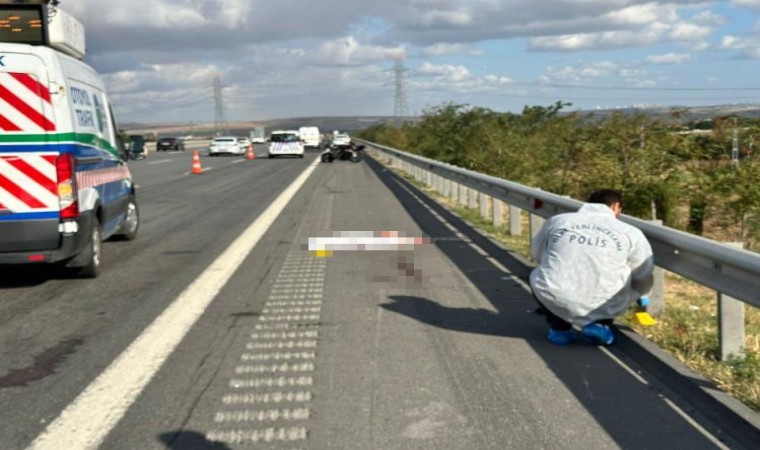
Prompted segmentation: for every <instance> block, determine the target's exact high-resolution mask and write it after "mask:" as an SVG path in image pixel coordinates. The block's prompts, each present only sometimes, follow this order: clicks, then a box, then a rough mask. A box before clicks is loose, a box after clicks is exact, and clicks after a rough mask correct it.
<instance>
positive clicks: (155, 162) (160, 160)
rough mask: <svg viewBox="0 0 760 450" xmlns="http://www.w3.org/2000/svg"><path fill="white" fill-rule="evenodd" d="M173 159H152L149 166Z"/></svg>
mask: <svg viewBox="0 0 760 450" xmlns="http://www.w3.org/2000/svg"><path fill="white" fill-rule="evenodd" d="M172 161H173V160H172V159H159V160H158V161H151V162H149V163H148V165H149V166H152V165H153V164H161V163H165V162H172Z"/></svg>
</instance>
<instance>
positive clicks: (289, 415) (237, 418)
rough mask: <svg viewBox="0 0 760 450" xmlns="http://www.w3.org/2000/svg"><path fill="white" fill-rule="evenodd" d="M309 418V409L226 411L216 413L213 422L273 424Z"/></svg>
mask: <svg viewBox="0 0 760 450" xmlns="http://www.w3.org/2000/svg"><path fill="white" fill-rule="evenodd" d="M310 416H311V411H309V408H294V409H267V410H261V411H252V410H244V411H226V412H218V413H216V414H215V415H214V422H217V423H219V422H275V421H277V420H307V419H308V418H309V417H310Z"/></svg>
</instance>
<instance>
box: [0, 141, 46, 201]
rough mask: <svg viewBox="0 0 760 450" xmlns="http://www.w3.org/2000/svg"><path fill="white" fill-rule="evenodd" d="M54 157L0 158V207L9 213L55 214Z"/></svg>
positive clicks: (44, 155)
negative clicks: (8, 210)
mask: <svg viewBox="0 0 760 450" xmlns="http://www.w3.org/2000/svg"><path fill="white" fill-rule="evenodd" d="M55 158H56V155H55V154H50V153H23V154H18V155H1V156H0V208H2V209H10V210H11V211H13V212H20V213H24V212H45V211H57V210H58V209H59V208H60V204H59V202H58V195H57V189H58V187H57V185H56V172H55Z"/></svg>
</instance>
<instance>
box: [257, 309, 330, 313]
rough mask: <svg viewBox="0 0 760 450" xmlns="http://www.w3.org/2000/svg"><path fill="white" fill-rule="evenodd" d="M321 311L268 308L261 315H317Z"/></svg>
mask: <svg viewBox="0 0 760 450" xmlns="http://www.w3.org/2000/svg"><path fill="white" fill-rule="evenodd" d="M321 311H322V308H299V307H292V308H269V307H266V308H264V310H263V311H262V312H261V313H262V314H304V313H309V314H311V313H319V312H321Z"/></svg>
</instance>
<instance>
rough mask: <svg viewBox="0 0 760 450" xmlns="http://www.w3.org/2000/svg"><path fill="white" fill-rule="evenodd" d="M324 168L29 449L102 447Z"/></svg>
mask: <svg viewBox="0 0 760 450" xmlns="http://www.w3.org/2000/svg"><path fill="white" fill-rule="evenodd" d="M317 164H319V160H315V161H314V162H313V163H312V164H311V165H309V167H307V168H306V170H304V171H303V172H302V173H301V175H299V176H298V178H296V180H295V181H294V182H293V183H292V184H291V185H290V186H288V187H287V188H286V189H285V190H284V191H283V192H282V194H280V196H278V197H277V199H275V200H274V201H273V202H272V204H270V205H269V207H267V209H266V210H265V211H264V212H263V213H261V215H260V216H259V217H258V218H257V219H256V221H255V222H253V223H252V224H251V225H249V226H248V228H247V229H246V230H245V231H243V233H242V234H241V235H240V236H239V237H238V238H237V239H235V241H234V242H232V243H231V244H230V246H229V247H228V248H227V249H226V250H225V251H224V252H223V253H222V254H221V255H219V257H217V258H216V260H214V262H213V263H211V265H210V266H209V267H208V268H207V269H206V270H205V271H204V272H203V273H202V274H200V275H199V276H198V277H197V278H196V281H194V282H193V283H192V284H190V285H189V286H188V287H187V288H186V289H185V290H184V291H183V292H182V293H181V294H180V295H179V297H177V298H176V299H175V300H174V301H173V302H172V304H171V305H169V307H168V308H166V309H165V310H164V312H163V313H162V314H161V315H160V316H159V317H158V318H156V319H155V320H154V321H153V323H151V324H150V325H149V326H148V327H147V328H146V329H145V330H144V331H143V332H142V334H140V336H139V337H138V338H137V339H135V341H134V342H132V344H130V346H129V347H128V348H127V349H126V350H124V351H123V352H122V353H121V354H120V355H119V356H118V357H117V358H116V360H114V362H112V363H111V365H110V366H108V368H106V370H105V371H104V372H103V373H101V374H100V375H99V376H98V377H97V378H96V379H95V380H94V381H93V382H92V383H90V385H89V386H87V388H86V389H85V390H84V391H83V392H82V393H81V394H79V396H78V397H77V398H76V399H75V400H74V401H73V402H72V403H71V404H70V405H69V406H67V407H66V409H64V410H63V412H61V414H60V415H59V416H58V417H57V418H56V419H55V420H54V421H53V422H51V423H50V425H48V427H47V428H46V429H45V431H43V432H42V433H41V434H40V435H39V436H37V438H36V439H35V440H34V442H32V444H31V445H30V446H29V448H30V449H33V450H59V449H62V448H71V449H74V448H76V449H90V448H96V447H98V446H99V445H100V444H101V443H102V442H103V439H104V438H105V437H106V435H107V434H108V433H109V432H110V431H111V429H112V428H113V427H114V426H115V425H116V424H117V423H118V422H119V420H120V419H121V418H122V417H123V416H124V414H125V412H126V411H127V409H128V408H129V407H130V405H131V404H132V403H133V402H134V401H135V399H136V398H137V396H138V395H140V393H141V392H142V390H143V389H144V388H145V386H146V385H147V384H148V383H149V382H150V380H151V379H152V378H153V376H154V375H155V374H156V372H158V370H159V369H160V368H161V366H162V365H163V363H164V361H166V359H167V358H168V357H169V355H170V354H171V353H172V351H174V349H175V348H176V347H177V345H179V343H180V342H181V341H182V339H183V338H184V337H185V335H186V334H187V332H188V331H190V328H191V327H192V326H193V325H194V324H195V322H196V321H197V320H198V318H200V316H201V315H202V314H203V312H204V311H205V310H206V308H207V307H208V306H209V304H211V302H212V301H213V300H214V298H215V297H216V294H217V293H218V292H219V291H220V290H221V289H222V287H224V285H225V284H226V283H227V281H228V280H229V279H230V277H232V275H233V274H234V273H235V270H237V268H238V266H240V264H242V262H243V260H245V258H246V257H247V256H248V254H249V253H250V252H251V251H252V250H253V248H254V247H255V246H256V244H257V243H258V242H259V240H260V239H261V238H262V236H264V233H266V231H267V230H268V229H269V227H271V226H272V224H273V223H274V221H275V220H276V219H277V217H278V216H279V215H280V213H281V212H282V211H283V210H284V209H285V207H286V206H287V205H288V203H289V202H290V200H291V199H292V198H293V197H294V196H295V195H296V193H297V192H298V190H299V189H300V188H301V186H303V185H304V183H306V180H307V179H308V178H309V176H310V175H311V174H312V172H314V170H315V169H316V167H317Z"/></svg>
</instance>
